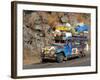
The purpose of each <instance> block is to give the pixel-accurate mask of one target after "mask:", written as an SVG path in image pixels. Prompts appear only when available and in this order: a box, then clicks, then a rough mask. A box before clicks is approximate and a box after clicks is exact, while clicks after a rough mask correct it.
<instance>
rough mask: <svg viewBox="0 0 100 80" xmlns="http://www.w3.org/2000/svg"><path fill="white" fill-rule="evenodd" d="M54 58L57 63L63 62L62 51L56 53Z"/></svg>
mask: <svg viewBox="0 0 100 80" xmlns="http://www.w3.org/2000/svg"><path fill="white" fill-rule="evenodd" d="M56 60H57V62H58V63H61V62H63V60H64V55H63V53H57V56H56Z"/></svg>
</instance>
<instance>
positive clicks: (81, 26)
mask: <svg viewBox="0 0 100 80" xmlns="http://www.w3.org/2000/svg"><path fill="white" fill-rule="evenodd" d="M75 30H76V31H77V32H84V31H88V30H89V26H87V25H85V24H84V25H78V26H77V27H76V28H75Z"/></svg>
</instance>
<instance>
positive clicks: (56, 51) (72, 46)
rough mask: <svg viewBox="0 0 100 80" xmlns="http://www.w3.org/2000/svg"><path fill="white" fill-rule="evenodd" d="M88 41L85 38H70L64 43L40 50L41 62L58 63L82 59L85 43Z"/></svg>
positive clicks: (84, 54)
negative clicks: (52, 61) (70, 59)
mask: <svg viewBox="0 0 100 80" xmlns="http://www.w3.org/2000/svg"><path fill="white" fill-rule="evenodd" d="M86 41H88V39H87V37H86V36H72V37H70V38H68V39H67V40H66V41H65V43H53V44H51V45H48V46H46V47H45V48H43V49H42V56H41V57H42V60H45V59H50V60H55V61H56V62H58V63H61V62H63V61H66V60H67V59H68V58H72V57H80V58H81V57H84V56H86V53H85V51H84V48H85V46H86V44H85V42H86Z"/></svg>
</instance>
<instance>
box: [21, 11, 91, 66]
mask: <svg viewBox="0 0 100 80" xmlns="http://www.w3.org/2000/svg"><path fill="white" fill-rule="evenodd" d="M77 16H81V17H82V16H83V17H84V16H85V18H84V22H85V23H87V24H90V15H89V14H82V13H81V14H80V13H69V12H68V13H67V12H66V13H64V12H42V11H24V15H23V45H24V48H23V51H24V53H23V55H24V64H35V63H41V50H42V48H43V47H45V46H47V45H49V44H51V43H53V42H54V37H53V34H52V32H53V30H54V29H55V26H56V25H59V24H62V23H64V24H65V23H67V22H69V23H70V24H71V25H72V26H74V25H75V24H76V23H77V22H78V19H77ZM85 19H87V20H88V21H85Z"/></svg>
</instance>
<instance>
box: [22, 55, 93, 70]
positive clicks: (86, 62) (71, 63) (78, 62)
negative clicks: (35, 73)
mask: <svg viewBox="0 0 100 80" xmlns="http://www.w3.org/2000/svg"><path fill="white" fill-rule="evenodd" d="M90 65H91V61H90V54H87V55H86V56H85V57H83V58H78V57H76V58H71V59H69V60H67V61H66V62H63V63H56V62H54V61H52V62H49V61H48V62H46V63H41V64H31V65H24V67H23V68H24V69H34V68H35V69H36V68H56V67H75V66H90Z"/></svg>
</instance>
